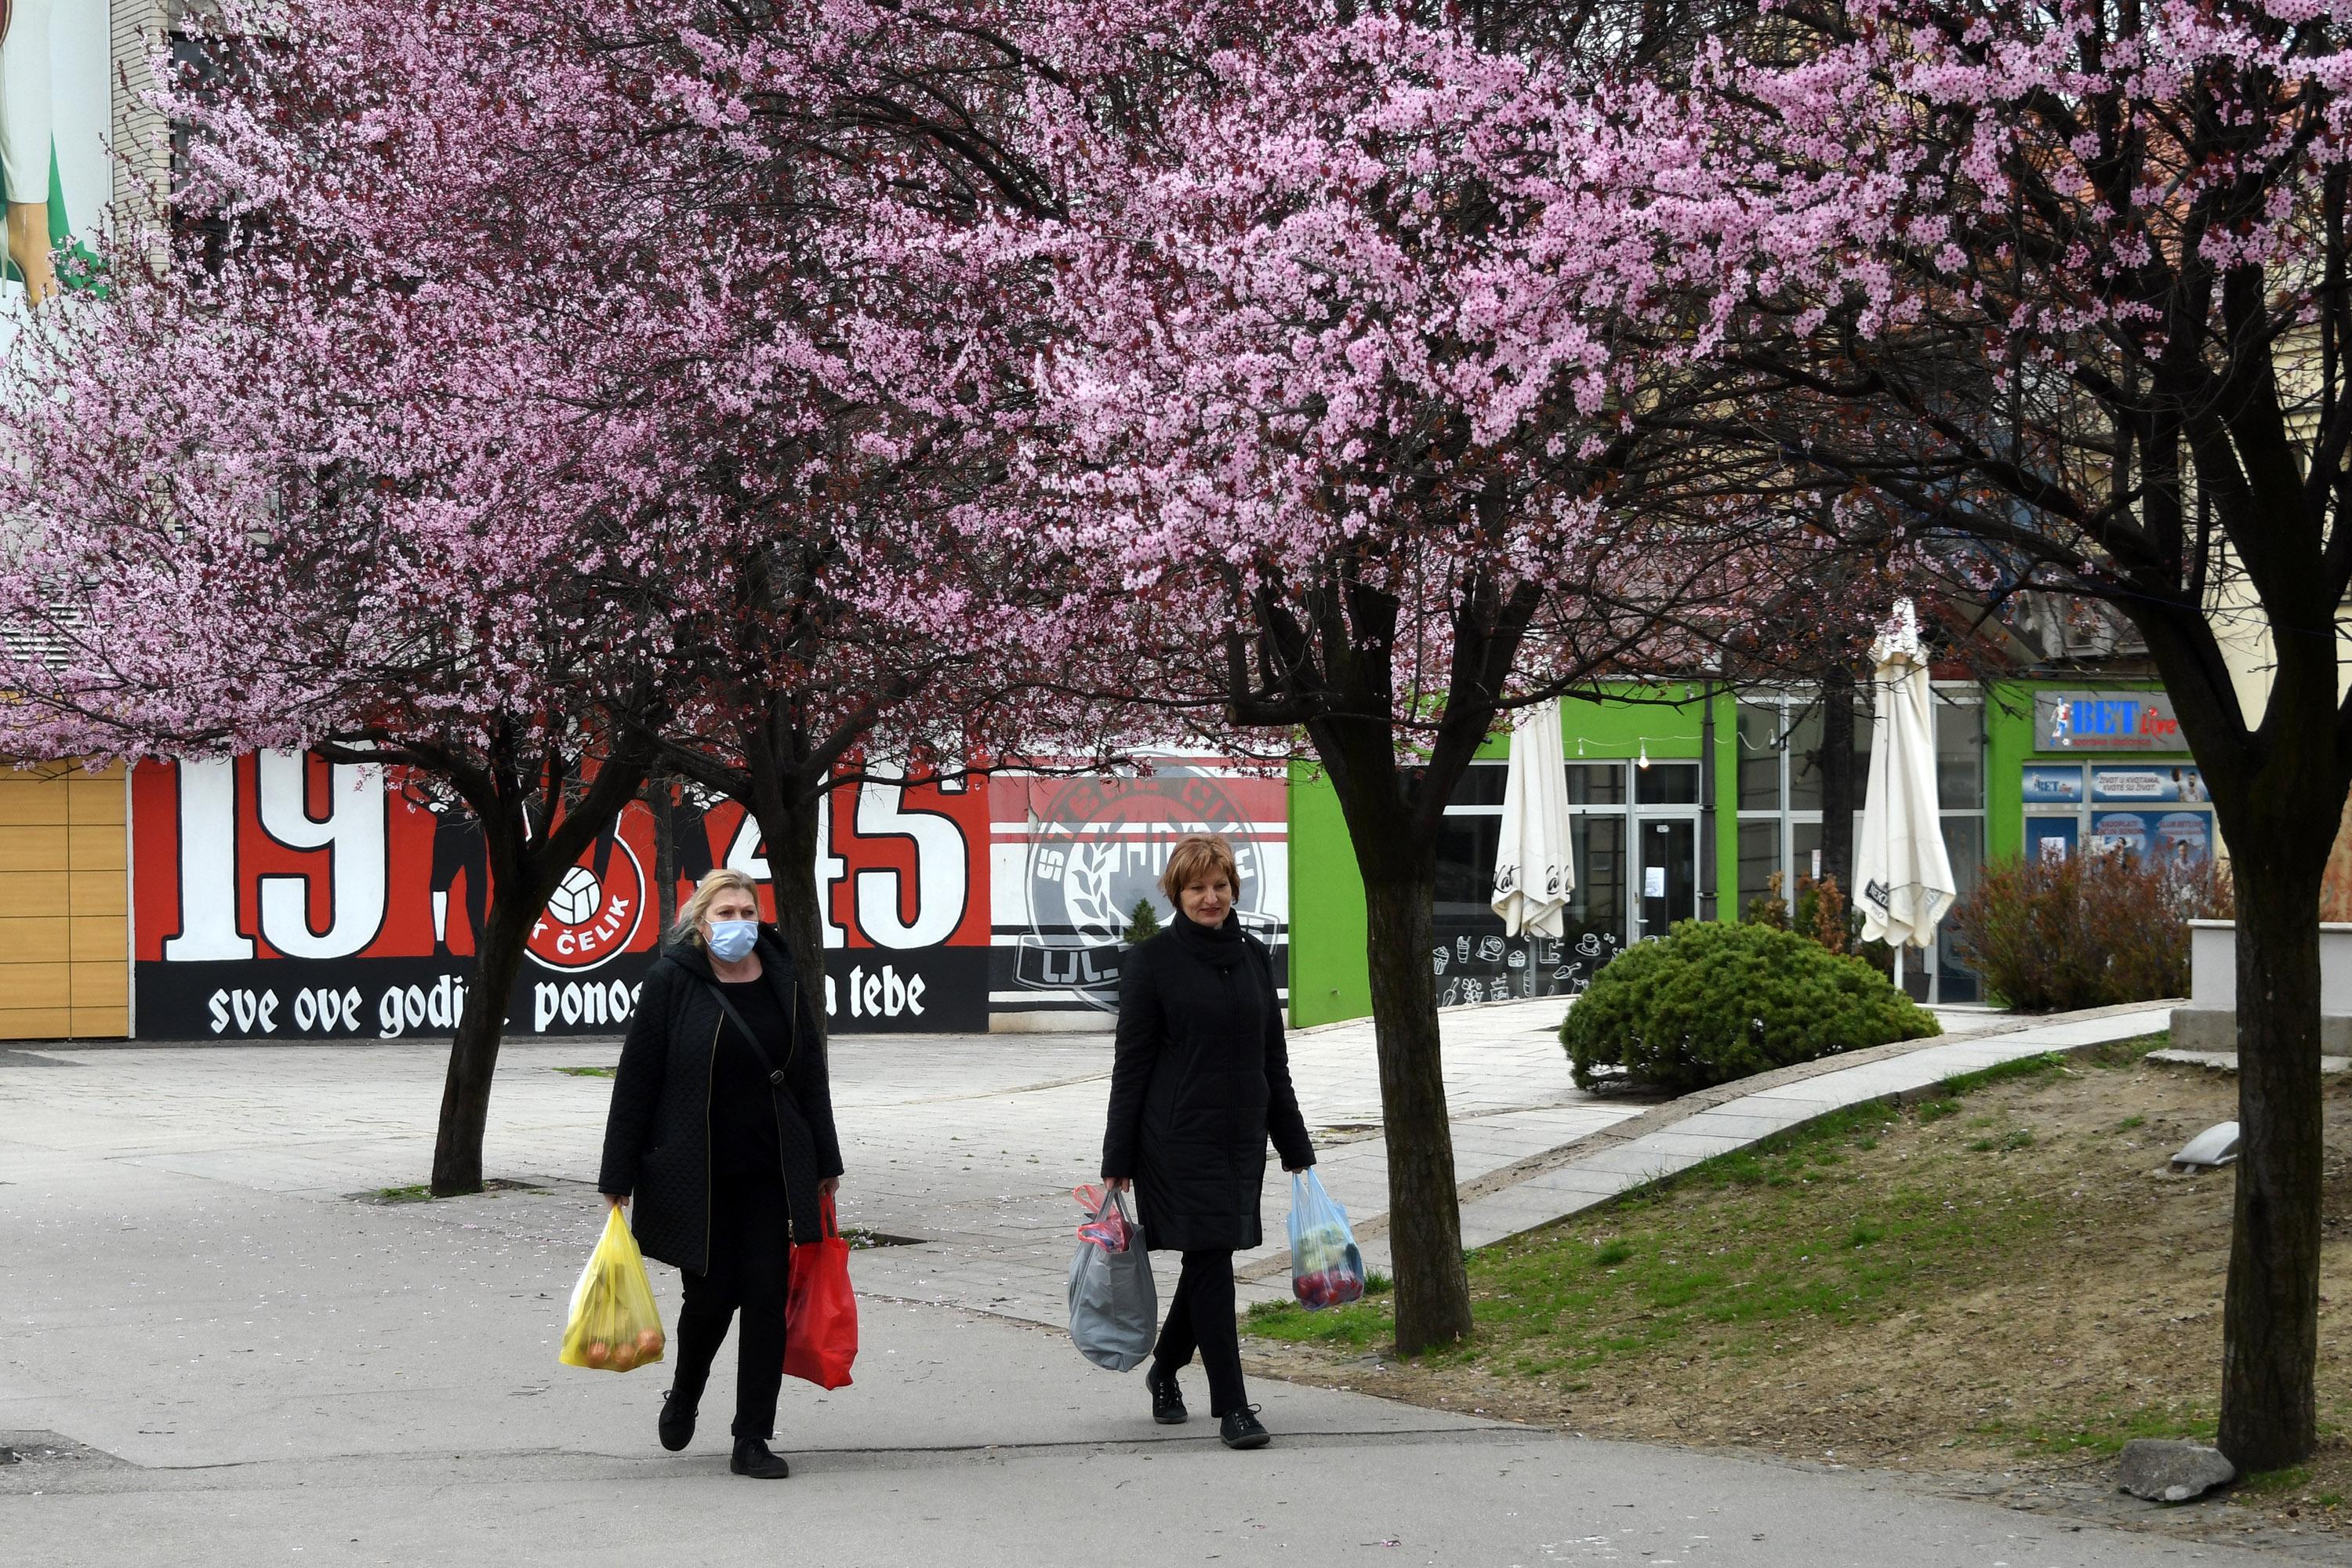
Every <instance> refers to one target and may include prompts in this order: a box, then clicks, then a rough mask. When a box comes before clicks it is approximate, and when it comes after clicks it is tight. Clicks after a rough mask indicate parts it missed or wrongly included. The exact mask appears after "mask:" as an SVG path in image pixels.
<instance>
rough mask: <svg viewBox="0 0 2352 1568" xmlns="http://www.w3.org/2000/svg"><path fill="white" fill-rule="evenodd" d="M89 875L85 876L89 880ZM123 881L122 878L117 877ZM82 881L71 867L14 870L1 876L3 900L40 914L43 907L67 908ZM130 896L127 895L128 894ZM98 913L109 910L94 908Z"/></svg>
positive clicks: (14, 908) (17, 910)
mask: <svg viewBox="0 0 2352 1568" xmlns="http://www.w3.org/2000/svg"><path fill="white" fill-rule="evenodd" d="M89 880H90V879H89V878H87V877H85V878H83V879H81V881H82V883H87V882H89ZM115 880H116V881H118V882H120V881H121V880H122V879H121V878H120V877H118V878H116V879H115ZM80 885H81V884H79V883H77V882H76V881H75V880H74V879H73V876H72V874H71V873H70V872H68V871H62V870H58V871H11V872H9V873H7V874H6V875H5V876H0V900H5V904H6V907H7V909H8V911H9V912H10V913H11V914H20V915H23V914H36V913H38V912H39V911H41V910H67V912H68V913H69V914H70V913H71V912H72V910H70V909H68V904H69V903H70V901H71V900H72V897H73V895H74V893H75V892H76V891H77V889H79V886H80ZM125 896H127V895H125ZM89 912H90V913H91V914H94V915H100V914H106V913H108V912H109V911H107V910H90V911H89Z"/></svg>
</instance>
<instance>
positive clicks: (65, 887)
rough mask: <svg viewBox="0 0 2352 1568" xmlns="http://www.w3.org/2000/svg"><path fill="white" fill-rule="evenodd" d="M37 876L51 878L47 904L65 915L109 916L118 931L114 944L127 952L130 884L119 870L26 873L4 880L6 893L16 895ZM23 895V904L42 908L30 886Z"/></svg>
mask: <svg viewBox="0 0 2352 1568" xmlns="http://www.w3.org/2000/svg"><path fill="white" fill-rule="evenodd" d="M41 877H55V878H56V879H57V883H58V886H57V890H56V891H55V892H54V893H53V894H48V895H47V899H46V904H47V907H48V908H52V909H55V908H58V907H62V908H63V909H64V910H65V912H66V913H68V914H69V915H111V916H113V917H114V929H115V931H116V932H117V933H118V934H117V937H116V941H115V945H116V946H118V947H120V948H121V949H122V952H123V954H127V953H128V952H130V951H131V922H130V921H129V920H127V919H126V918H125V916H127V915H128V914H129V912H130V910H131V884H130V882H129V880H128V879H125V878H124V876H123V875H122V873H121V872H120V871H71V872H62V873H60V872H50V871H42V872H27V873H26V874H24V875H22V876H17V877H11V878H9V879H8V880H7V884H6V886H7V890H8V894H9V896H11V897H15V896H16V894H17V891H18V889H23V888H25V885H26V883H29V882H33V881H35V880H37V879H39V878H41ZM42 891H43V892H46V891H47V889H43V890H42ZM24 897H25V900H26V907H28V908H33V909H39V908H42V907H44V902H43V900H41V899H40V898H39V897H38V896H37V894H36V893H35V892H34V891H33V890H32V889H26V890H25V893H24ZM117 956H121V954H118V955H117Z"/></svg>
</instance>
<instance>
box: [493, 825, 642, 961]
mask: <svg viewBox="0 0 2352 1568" xmlns="http://www.w3.org/2000/svg"><path fill="white" fill-rule="evenodd" d="M645 918H646V872H645V868H644V867H642V866H640V865H639V864H637V855H636V851H635V850H634V849H631V848H630V847H629V842H628V840H627V839H625V838H623V837H620V836H619V835H617V834H608V835H606V836H605V837H602V838H599V839H598V840H597V841H596V843H595V846H594V847H593V848H591V849H590V850H589V852H588V853H587V854H586V855H583V856H582V857H581V860H580V864H579V865H577V866H574V867H572V868H570V869H569V870H567V871H565V872H564V873H563V879H562V881H561V882H559V883H557V884H556V887H555V891H554V892H553V893H552V894H551V895H550V896H549V898H548V900H547V908H546V909H544V910H541V911H540V916H539V919H538V920H537V921H535V922H533V923H532V925H531V928H530V936H529V937H527V938H526V939H524V942H523V951H524V952H528V953H530V956H531V957H532V958H533V959H534V960H536V961H537V962H538V963H541V964H543V965H545V966H546V967H547V968H549V969H555V970H569V971H573V972H577V971H579V970H583V969H593V968H595V967H596V966H597V965H599V964H601V963H608V962H610V961H611V960H613V959H614V958H617V957H619V956H620V955H621V954H622V953H624V952H627V951H628V947H629V942H631V940H632V939H634V938H635V936H636V934H637V927H638V926H639V925H641V924H642V923H643V922H644V921H645Z"/></svg>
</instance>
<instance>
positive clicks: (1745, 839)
mask: <svg viewBox="0 0 2352 1568" xmlns="http://www.w3.org/2000/svg"><path fill="white" fill-rule="evenodd" d="M1936 697H1937V787H1938V794H1939V796H1940V798H1941V804H1942V807H1943V818H1944V836H1945V843H1946V847H1947V848H1948V850H1949V852H1950V854H1951V858H1952V864H1953V869H1954V871H1955V872H1956V874H1957V877H1958V881H1959V883H1960V888H1961V890H1962V892H1963V893H1965V892H1966V891H1968V890H1969V889H1971V888H1973V887H1974V886H1975V884H1976V881H1977V879H1978V876H1979V873H1980V871H1981V869H1982V868H1983V867H1985V866H1986V865H1988V864H1992V863H1997V862H2000V861H2004V860H2012V859H2015V858H2018V857H2020V856H2021V855H2023V854H2025V853H2027V852H2028V851H2029V847H2031V850H2032V852H2033V853H2036V854H2041V855H2045V856H2046V855H2062V854H2071V853H2075V852H2079V851H2080V850H2081V849H2083V848H2084V847H2090V846H2093V845H2097V846H2099V847H2123V848H2126V849H2129V850H2132V851H2133V852H2137V853H2143V854H2147V853H2157V854H2165V855H2168V856H2171V857H2174V858H2196V857H2199V856H2201V855H2203V854H2206V853H2210V851H2211V850H2212V848H2213V847H2215V839H2214V836H2213V831H2212V824H2211V819H2210V807H2207V806H2205V805H2203V803H2202V796H2203V791H2202V788H2201V784H2200V781H2199V780H2198V778H2197V774H2196V769H2195V768H2194V767H2193V766H2192V765H2191V764H2190V763H2189V755H2188V751H2187V748H2186V746H2185V745H2184V744H2182V742H2180V739H2179V728H2178V726H2177V724H2174V723H2173V722H2172V720H2171V714H2170V710H2169V708H2168V705H2167V704H2166V703H2165V702H2164V699H2163V697H2162V694H2161V692H2160V690H2159V689H2158V688H2157V687H2156V686H2155V684H2154V683H2153V682H2147V681H2112V682H2104V683H2102V682H2095V681H2091V680H2086V679H2080V678H2074V679H2046V680H2045V679H2031V680H2011V681H1999V682H1985V683H1979V682H1975V681H1964V680H1939V681H1937V683H1936ZM1862 698H1863V700H1864V702H1865V703H1866V701H1867V689H1866V687H1865V689H1864V691H1863V693H1862ZM1821 717H1822V715H1821V708H1820V706H1819V704H1818V702H1817V701H1816V700H1814V698H1813V696H1812V694H1811V693H1810V692H1806V691H1788V692H1771V691H1756V690H1741V691H1737V692H1735V691H1731V690H1727V689H1723V688H1721V687H1709V686H1706V685H1702V684H1697V683H1680V682H1675V683H1665V684H1660V685H1654V686H1644V687H1632V686H1629V687H1624V688H1619V689H1612V690H1611V691H1610V692H1609V693H1608V694H1607V695H1606V696H1605V697H1604V698H1600V699H1581V700H1570V701H1568V702H1565V703H1563V704H1562V710H1561V741H1562V746H1563V750H1564V752H1565V753H1566V758H1567V764H1568V770H1569V798H1570V813H1571V824H1572V826H1571V837H1572V840H1573V846H1574V851H1575V860H1576V871H1577V882H1578V888H1577V894H1576V898H1575V899H1574V900H1572V901H1571V903H1570V910H1569V917H1570V918H1569V931H1568V934H1567V936H1566V937H1565V938H1564V939H1562V940H1560V941H1558V942H1540V941H1538V942H1508V941H1506V940H1505V939H1504V937H1503V934H1502V930H1503V928H1502V922H1501V921H1499V920H1497V919H1496V918H1495V917H1494V915H1493V914H1492V913H1491V911H1489V910H1487V909H1486V889H1487V879H1488V876H1489V874H1490V872H1491V869H1492V867H1493V861H1494V852H1495V847H1496V837H1497V834H1498V831H1499V826H1500V816H1501V805H1502V791H1503V776H1504V771H1505V768H1504V764H1505V761H1506V759H1507V755H1508V750H1509V748H1508V742H1507V740H1506V739H1504V738H1502V737H1497V738H1496V739H1495V740H1493V741H1491V742H1488V744H1487V745H1486V748H1485V749H1484V750H1483V751H1482V752H1480V754H1479V762H1478V763H1475V764H1474V766H1473V768H1472V770H1471V774H1470V776H1469V777H1468V778H1466V779H1465V781H1464V784H1463V785H1462V787H1461V788H1460V789H1458V790H1457V791H1456V793H1455V795H1454V802H1453V804H1452V805H1450V807H1449V808H1448V811H1447V814H1446V818H1445V826H1444V837H1443V838H1442V839H1441V841H1440V844H1439V869H1438V889H1437V900H1436V909H1435V910H1434V914H1435V919H1436V935H1437V939H1438V941H1437V947H1436V950H1435V952H1433V954H1432V960H1433V963H1434V965H1435V966H1436V968H1437V972H1438V991H1439V999H1440V1002H1441V1005H1466V1004H1471V1003H1476V1002H1484V1001H1491V1000H1497V999H1500V998H1503V997H1507V996H1523V995H1538V994H1560V993H1570V992H1573V991H1576V990H1580V989H1581V988H1582V987H1583V985H1584V984H1587V983H1588V982H1589V981H1590V980H1591V976H1592V974H1593V973H1595V972H1596V971H1597V970H1598V969H1599V968H1600V967H1601V965H1602V964H1604V963H1607V962H1608V960H1609V958H1610V957H1612V956H1613V955H1614V954H1615V953H1616V952H1620V951H1622V949H1623V948H1624V947H1625V946H1626V945H1627V944H1629V943H1631V942H1638V941H1641V940H1643V939H1644V938H1646V937H1651V936H1656V935H1662V934H1664V931H1665V929H1666V928H1667V927H1668V926H1669V925H1671V924H1672V923H1673V922H1674V921H1677V920H1726V921H1728V920H1737V919H1738V918H1739V915H1740V913H1741V911H1743V910H1745V909H1746V908H1747V907H1748V902H1749V900H1752V899H1755V898H1759V897H1763V896H1766V894H1767V890H1768V888H1769V878H1770V876H1771V874H1772V873H1773V872H1775V871H1778V872H1780V874H1781V889H1782V891H1783V894H1784V896H1786V895H1788V894H1790V893H1791V892H1792V891H1793V889H1794V888H1795V885H1796V882H1797V879H1799V878H1800V877H1803V876H1806V875H1809V874H1811V873H1812V872H1814V871H1815V870H1816V868H1818V865H1819V850H1820V847H1821V801H1822V780H1821V777H1820V768H1819V762H1820V759H1819V756H1818V754H1817V753H1818V752H1819V750H1820V746H1821ZM1869 729H1870V725H1869V720H1868V715H1867V712H1866V711H1864V712H1862V713H1859V714H1858V715H1857V720H1856V724H1855V735H1856V755H1855V778H1854V786H1853V801H1854V803H1855V805H1857V807H1858V806H1859V805H1860V803H1861V801H1862V799H1863V797H1864V784H1865V781H1866V779H1867V775H1868V770H1869V751H1868V748H1869ZM1289 800H1290V821H1289V827H1290V846H1289V847H1290V857H1289V858H1290V952H1289V980H1290V1006H1291V1016H1292V1021H1293V1023H1294V1024H1296V1025H1297V1026H1307V1025H1311V1024H1322V1023H1329V1022H1333V1021H1336V1020H1339V1019H1342V1018H1354V1017H1361V1016H1365V1015H1366V1014H1367V1013H1369V1012H1370V1009H1371V1003H1370V986H1369V983H1368V980H1367V976H1366V969H1365V957H1364V928H1365V918H1364V897H1363V885H1362V882H1361V880H1360V878H1359V877H1358V876H1357V873H1356V865H1355V857H1354V854H1353V852H1352V851H1351V850H1350V849H1349V844H1348V837H1347V828H1346V824H1345V822H1344V821H1343V820H1342V818H1341V816H1340V812H1339V801H1338V798H1337V796H1336V795H1334V794H1333V793H1332V791H1331V788H1330V786H1329V784H1328V782H1327V781H1326V780H1324V779H1323V778H1322V777H1321V776H1320V774H1319V773H1318V770H1317V769H1316V768H1314V767H1313V766H1311V765H1308V764H1297V765H1294V767H1293V768H1292V770H1291V776H1290V790H1289ZM1911 989H1912V990H1913V991H1914V992H1915V994H1920V995H1922V996H1923V997H1926V998H1933V999H1935V1000H1937V1001H1942V1002H1953V1003H1960V1002H1974V1001H1977V1000H1979V986H1978V984H1977V980H1976V976H1975V975H1974V974H1973V973H1970V972H1969V969H1968V967H1967V965H1966V963H1964V962H1963V961H1962V959H1961V958H1960V956H1959V954H1958V952H1955V951H1954V949H1953V946H1952V943H1951V942H1950V940H1949V937H1948V935H1947V936H1946V937H1945V938H1944V939H1943V940H1941V941H1939V942H1938V943H1937V949H1936V951H1935V952H1932V953H1930V954H1928V955H1927V958H1926V962H1925V963H1921V964H1918V965H1916V966H1915V967H1914V969H1913V972H1912V975H1911Z"/></svg>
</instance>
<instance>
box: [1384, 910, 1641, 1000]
mask: <svg viewBox="0 0 2352 1568" xmlns="http://www.w3.org/2000/svg"><path fill="white" fill-rule="evenodd" d="M1501 924H1502V922H1501V921H1496V922H1495V929H1493V930H1484V929H1482V930H1477V931H1473V930H1469V929H1467V928H1465V927H1452V926H1447V925H1444V924H1440V925H1439V927H1438V928H1437V934H1438V936H1439V937H1440V938H1441V939H1442V940H1441V941H1440V942H1438V944H1437V945H1436V946H1435V947H1433V948H1432V949H1431V950H1430V955H1429V957H1430V965H1431V967H1432V968H1433V970H1434V971H1435V972H1436V976H1437V1005H1439V1006H1441V1007H1462V1006H1470V1005H1475V1004H1477V1003H1480V1002H1503V1001H1507V1000H1509V999H1511V998H1513V997H1518V996H1577V995H1581V994H1583V992H1584V988H1585V987H1586V986H1588V985H1590V984H1592V977H1593V976H1594V975H1595V974H1598V973H1601V968H1602V967H1603V966H1604V965H1605V964H1607V963H1608V962H1609V961H1610V960H1611V959H1612V958H1614V957H1616V956H1617V955H1618V953H1620V952H1623V951H1624V941H1623V939H1622V937H1620V936H1619V935H1618V933H1617V932H1616V931H1604V930H1600V929H1595V928H1592V927H1586V928H1585V929H1583V930H1575V929H1571V930H1570V931H1569V933H1568V935H1567V936H1565V937H1539V936H1523V937H1507V936H1505V935H1504V934H1503V933H1502V931H1501V929H1500V928H1501Z"/></svg>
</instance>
